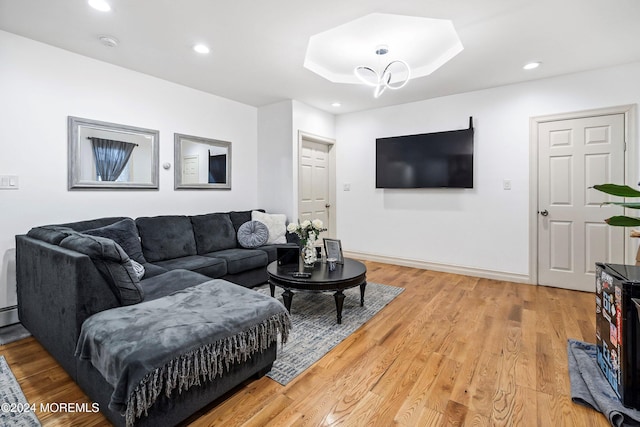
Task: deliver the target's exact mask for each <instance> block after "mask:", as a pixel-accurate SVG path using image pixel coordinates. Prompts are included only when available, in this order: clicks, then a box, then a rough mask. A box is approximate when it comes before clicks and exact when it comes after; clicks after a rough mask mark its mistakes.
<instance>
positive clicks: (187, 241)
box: [136, 215, 197, 263]
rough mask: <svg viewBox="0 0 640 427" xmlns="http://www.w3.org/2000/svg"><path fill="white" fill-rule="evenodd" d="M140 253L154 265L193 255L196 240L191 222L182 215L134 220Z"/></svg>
mask: <svg viewBox="0 0 640 427" xmlns="http://www.w3.org/2000/svg"><path fill="white" fill-rule="evenodd" d="M136 225H137V226H138V234H139V235H140V241H141V243H142V253H143V254H144V257H145V259H146V260H147V261H149V262H152V263H155V262H156V261H163V260H166V259H174V258H180V257H184V256H188V255H195V254H196V253H197V252H196V240H195V238H194V237H193V228H192V227H191V220H190V219H189V217H187V216H182V215H162V216H155V217H140V218H138V219H136Z"/></svg>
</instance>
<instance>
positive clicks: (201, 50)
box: [193, 44, 210, 54]
mask: <svg viewBox="0 0 640 427" xmlns="http://www.w3.org/2000/svg"><path fill="white" fill-rule="evenodd" d="M193 50H195V51H196V52H198V53H203V54H204V53H209V52H210V51H209V48H208V47H207V46H205V45H203V44H197V45H195V46H194V47H193Z"/></svg>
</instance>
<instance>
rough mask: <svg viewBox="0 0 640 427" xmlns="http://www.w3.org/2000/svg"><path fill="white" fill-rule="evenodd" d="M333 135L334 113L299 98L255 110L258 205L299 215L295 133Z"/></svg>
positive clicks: (291, 217) (296, 140) (267, 209)
mask: <svg viewBox="0 0 640 427" xmlns="http://www.w3.org/2000/svg"><path fill="white" fill-rule="evenodd" d="M300 131H301V132H306V133H310V134H313V135H316V136H322V137H325V138H335V116H334V115H333V114H329V113H327V112H325V111H321V110H318V109H316V108H313V107H310V106H308V105H306V104H303V103H302V102H299V101H293V100H287V101H282V102H278V103H276V104H271V105H266V106H264V107H260V108H259V109H258V176H259V181H258V202H259V203H258V205H259V206H260V207H262V208H264V209H266V211H267V212H273V213H276V212H277V213H284V214H286V215H287V219H288V220H289V221H292V220H293V221H295V220H297V215H298V202H297V200H298V132H300Z"/></svg>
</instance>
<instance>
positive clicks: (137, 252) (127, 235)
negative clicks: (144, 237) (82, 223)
mask: <svg viewBox="0 0 640 427" xmlns="http://www.w3.org/2000/svg"><path fill="white" fill-rule="evenodd" d="M83 233H84V234H89V235H90V236H100V237H106V238H107V239H111V240H113V241H114V242H116V243H117V244H119V245H120V247H122V249H124V251H125V252H126V253H127V255H129V258H131V259H132V260H134V261H136V262H137V263H139V264H144V263H146V262H147V260H146V259H145V258H144V255H143V254H142V245H140V237H139V236H138V229H137V228H136V223H135V222H133V220H132V219H131V218H125V219H123V220H121V221H118V222H114V223H113V224H110V225H106V226H104V227H99V228H94V229H91V230H86V231H83Z"/></svg>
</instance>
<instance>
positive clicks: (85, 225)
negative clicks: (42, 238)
mask: <svg viewBox="0 0 640 427" xmlns="http://www.w3.org/2000/svg"><path fill="white" fill-rule="evenodd" d="M123 219H127V217H126V216H112V217H104V218H96V219H89V220H86V221H76V222H68V223H66V224H57V225H59V226H62V227H69V228H72V229H74V230H75V231H80V232H84V231H85V230H92V229H94V228H100V227H104V226H106V225H109V224H113V223H115V222H118V221H122V220H123Z"/></svg>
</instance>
